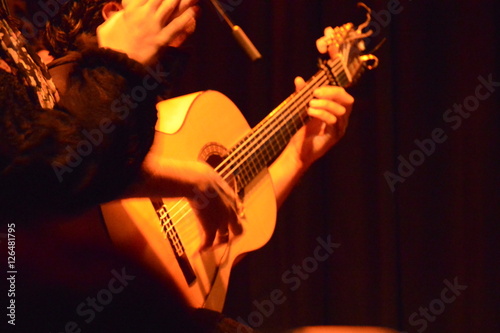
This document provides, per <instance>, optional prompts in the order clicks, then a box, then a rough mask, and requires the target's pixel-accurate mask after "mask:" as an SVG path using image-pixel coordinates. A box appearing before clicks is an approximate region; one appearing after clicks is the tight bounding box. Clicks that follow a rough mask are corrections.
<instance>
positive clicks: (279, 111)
mask: <svg viewBox="0 0 500 333" xmlns="http://www.w3.org/2000/svg"><path fill="white" fill-rule="evenodd" d="M349 82H350V81H349V78H348V76H347V75H346V73H345V70H344V66H343V64H342V62H341V60H339V59H335V60H329V61H327V62H325V63H322V64H321V65H320V70H319V71H318V72H317V73H316V74H315V75H313V76H312V77H311V79H310V80H309V81H307V82H306V86H305V87H304V88H303V89H301V90H300V91H299V92H296V93H294V94H292V95H290V96H289V97H288V98H287V99H286V100H285V101H284V102H283V103H281V104H280V105H279V106H278V107H277V108H276V109H275V110H274V111H273V112H271V114H269V115H268V116H267V117H266V118H264V120H262V121H261V122H260V123H259V124H258V125H257V126H255V128H254V129H253V130H252V131H250V132H249V133H248V134H247V135H246V136H245V137H244V138H243V139H242V140H241V141H240V142H239V143H238V144H237V145H236V146H235V147H234V148H233V149H232V150H231V151H230V152H229V155H228V157H227V158H226V159H225V160H224V161H223V162H222V163H221V164H220V165H219V166H217V168H216V170H217V171H218V172H219V173H220V174H221V176H222V177H223V178H227V177H229V176H231V175H232V174H234V175H237V182H238V184H237V185H238V188H239V189H241V188H244V187H245V186H246V185H248V183H250V182H251V181H252V179H253V178H254V177H255V176H256V175H257V174H258V173H259V172H260V171H262V170H263V169H264V168H265V167H267V166H269V165H270V163H272V162H273V161H274V159H275V158H276V157H277V156H278V155H279V154H280V153H281V152H282V151H283V149H284V148H285V147H286V145H287V144H288V142H289V141H290V139H291V138H292V137H293V135H295V133H297V131H298V130H299V129H300V128H302V127H303V126H304V125H305V124H306V123H307V122H308V120H309V116H308V115H307V106H308V104H309V102H310V101H311V99H312V98H313V95H312V94H313V91H314V90H315V89H316V88H319V87H321V86H324V85H327V84H333V85H340V86H344V85H347V84H349Z"/></svg>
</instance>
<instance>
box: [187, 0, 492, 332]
mask: <svg viewBox="0 0 500 333" xmlns="http://www.w3.org/2000/svg"><path fill="white" fill-rule="evenodd" d="M221 2H222V3H224V4H225V5H226V9H227V12H228V14H229V15H230V16H231V18H232V19H233V21H234V22H235V23H237V24H239V25H240V26H242V27H243V28H244V29H245V31H246V33H247V34H248V35H249V37H250V38H251V39H252V41H253V42H254V43H255V45H256V46H257V48H258V49H259V50H260V52H261V53H262V55H263V57H264V58H263V59H262V61H260V62H259V63H252V62H251V61H249V60H248V58H247V57H246V55H245V54H244V53H243V51H242V50H241V49H240V48H239V47H238V45H237V44H236V42H235V41H234V40H233V39H232V37H231V35H230V32H229V30H228V28H227V27H226V26H225V25H224V23H223V22H222V20H221V19H220V17H219V16H217V14H215V12H214V11H213V10H212V9H211V8H210V7H209V6H206V4H204V5H203V9H204V10H203V16H202V18H201V20H200V22H199V25H198V29H197V33H196V34H195V36H194V38H193V40H192V41H191V42H190V43H188V46H192V49H191V52H192V54H193V57H192V59H191V63H190V66H189V70H188V75H187V76H186V78H185V81H184V82H183V85H182V86H181V88H180V89H179V91H178V93H187V92H192V91H196V90H203V89H215V90H219V91H222V92H223V93H225V94H226V95H228V96H229V97H230V98H231V99H233V101H235V103H236V104H237V105H238V106H239V107H240V109H241V110H242V112H243V113H244V114H245V116H246V117H247V119H248V120H249V122H250V124H251V125H255V124H256V123H257V122H258V121H259V120H261V119H262V118H263V117H264V116H265V115H266V114H267V113H268V112H270V111H271V110H272V109H273V108H274V107H275V106H277V105H278V104H279V103H280V102H281V101H282V100H283V99H285V98H286V97H287V96H288V95H289V94H290V93H291V92H292V91H293V78H294V77H295V76H296V75H301V76H304V77H308V76H310V75H312V74H313V73H314V72H315V71H316V58H317V53H316V49H315V44H314V42H315V40H316V39H317V38H318V37H320V36H321V35H322V33H323V28H324V27H326V26H329V25H331V26H337V25H341V24H344V23H346V22H353V23H355V24H360V23H361V22H362V21H363V20H364V14H363V10H362V9H360V8H357V7H356V2H355V1H334V0H331V1H326V0H325V1H322V0H307V1H306V0H299V1H285V0H275V1H265V0H254V1H249V0H246V1H245V0H242V1H228V0H222V1H221ZM366 4H367V5H369V6H370V7H371V8H372V9H373V11H374V12H375V13H376V14H377V16H378V17H379V19H378V20H377V19H375V20H374V23H373V25H372V28H373V29H374V30H375V31H376V36H375V37H374V38H372V40H371V41H370V42H369V43H368V48H373V47H374V46H375V45H376V43H378V41H380V40H381V39H382V37H386V38H387V42H386V43H385V44H384V45H383V46H382V47H381V48H380V50H379V51H378V52H377V53H376V55H377V56H378V57H379V59H380V66H379V67H378V68H377V69H376V70H374V71H372V72H368V73H366V74H365V75H364V76H363V77H362V79H361V81H360V82H359V84H358V85H357V86H356V87H354V88H352V89H349V92H350V93H351V94H352V95H353V96H354V97H355V98H356V102H355V106H354V111H353V114H352V117H351V122H350V127H349V129H348V133H347V134H346V136H345V138H344V139H343V140H342V141H341V142H340V143H339V144H338V145H337V146H336V147H335V148H334V149H332V151H331V152H329V154H328V155H327V156H325V157H324V158H323V159H322V160H320V161H318V162H317V163H316V164H315V165H314V166H313V167H312V168H311V169H310V170H309V172H308V173H307V174H306V175H305V177H304V178H303V179H302V180H301V182H300V184H299V185H298V186H297V188H296V189H295V191H294V192H293V194H292V195H291V196H290V197H289V198H288V200H287V201H286V203H285V204H284V206H283V207H282V209H281V210H280V212H279V217H278V222H277V227H276V232H275V234H274V236H273V238H272V239H271V241H270V242H269V243H268V244H267V245H266V246H265V247H264V248H263V249H261V250H259V251H256V252H254V253H251V254H250V255H248V256H247V257H246V259H245V260H243V262H242V263H241V264H239V265H238V266H237V267H236V268H235V269H234V272H233V275H232V279H231V283H230V288H229V294H228V299H227V302H226V307H225V311H226V312H227V313H228V314H230V315H232V316H233V317H235V318H242V319H244V320H245V321H246V322H247V323H249V324H251V325H254V326H258V327H259V328H271V329H272V328H273V327H283V326H298V325H306V324H307V325H312V324H331V325H385V326H389V327H393V328H396V329H398V330H401V331H407V332H424V331H426V332H455V333H457V332H499V331H500V323H499V320H498V319H497V318H498V316H499V308H500V299H499V298H500V288H499V286H498V283H499V281H500V276H499V269H498V266H499V261H500V256H499V252H498V249H499V246H498V245H497V243H498V241H499V237H498V236H499V233H498V231H499V227H498V222H499V216H500V214H499V213H500V209H499V208H498V204H499V203H500V201H499V187H500V182H499V176H498V173H497V170H499V169H500V165H499V158H498V153H499V143H500V116H499V111H500V110H499V100H500V91H494V92H493V93H491V95H490V96H489V97H488V98H485V99H484V100H482V101H479V105H474V104H473V102H474V101H478V99H477V98H475V97H474V96H475V94H476V87H477V86H478V85H479V84H480V83H481V81H480V80H479V77H483V78H485V79H487V78H488V77H490V76H491V78H492V80H493V81H495V82H500V72H499V65H498V58H499V57H500V53H499V42H500V41H499V33H500V28H499V21H500V20H499V18H498V17H499V14H500V11H499V10H498V9H499V7H500V6H499V4H498V2H497V1H486V0H480V1H425V0H414V1H410V0H401V1H366ZM391 8H392V9H393V13H394V14H390V15H385V16H384V13H390V9H391ZM388 9H389V11H388ZM384 11H385V12H384ZM499 88H500V87H496V88H493V89H495V90H498V89H499ZM481 89H482V90H480V93H486V90H484V89H483V88H481ZM464 102H466V103H470V105H469V104H467V107H468V108H469V109H475V110H474V111H473V112H470V116H467V114H469V112H468V111H467V109H465V107H464V108H463V109H464V110H465V111H466V113H465V114H466V117H468V118H463V117H460V119H461V122H460V123H459V122H458V121H459V120H458V118H457V114H456V113H453V114H451V113H449V112H448V110H449V109H452V110H453V108H454V105H461V104H463V103H464ZM451 115H453V117H455V118H449V117H451ZM436 129H442V131H443V133H444V134H443V135H442V136H440V138H441V139H443V138H446V140H444V142H435V143H434V146H435V148H434V151H433V152H431V153H429V154H428V155H429V156H427V155H425V157H424V159H423V161H422V159H420V160H419V159H418V157H419V156H424V155H423V154H422V153H418V152H416V151H417V150H420V151H422V149H420V148H418V145H417V143H416V142H415V140H419V142H427V143H429V142H430V140H432V132H433V131H434V130H436ZM441 141H442V140H441ZM429 145H430V143H429ZM428 147H429V148H428V149H431V148H430V146H428ZM418 154H420V155H418ZM410 157H411V158H412V159H413V160H414V161H416V163H419V164H420V165H418V166H416V167H415V168H414V170H413V171H411V170H406V172H407V173H406V174H405V177H404V178H402V180H404V182H395V191H392V190H391V187H390V186H389V184H388V182H387V181H386V178H385V176H384V175H385V174H386V172H392V173H394V174H398V166H399V164H400V163H401V160H402V159H405V160H407V161H408V160H409V159H410ZM402 172H405V170H402ZM329 235H330V236H331V239H332V241H333V242H335V243H338V244H340V246H339V247H338V248H336V249H335V251H334V252H333V253H332V254H331V255H330V257H329V258H328V259H327V260H326V261H323V262H318V263H317V269H315V267H314V266H312V262H311V261H310V260H308V259H306V258H308V257H312V256H313V254H314V250H315V248H316V247H317V246H318V244H319V243H318V241H317V238H318V237H319V238H322V239H326V238H327V237H328V236H329ZM304 260H306V261H305V263H306V264H307V263H309V264H311V266H308V267H309V268H308V269H309V271H312V272H311V273H310V274H309V275H308V276H307V278H306V276H305V275H302V276H301V275H299V274H298V273H293V267H294V265H298V266H302V263H303V262H304ZM291 277H295V280H294V282H293V283H292V282H290V280H289V279H290V278H291ZM446 281H447V282H446ZM448 284H450V285H453V284H455V285H458V288H459V289H456V290H455V294H454V293H453V292H452V291H451V290H449V289H450V287H449V286H448ZM297 286H298V288H295V287H297ZM292 287H294V289H296V290H292ZM460 288H461V289H460ZM465 288H466V289H465ZM276 289H277V290H279V291H281V292H283V297H280V298H279V301H280V302H281V301H283V302H282V303H281V304H276V305H274V308H273V307H270V306H269V300H270V299H271V296H270V294H271V292H272V291H273V290H276ZM258 304H260V305H258ZM259 307H260V310H259ZM259 312H260V314H259Z"/></svg>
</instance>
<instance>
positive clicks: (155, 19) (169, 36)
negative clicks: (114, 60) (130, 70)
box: [97, 0, 198, 65]
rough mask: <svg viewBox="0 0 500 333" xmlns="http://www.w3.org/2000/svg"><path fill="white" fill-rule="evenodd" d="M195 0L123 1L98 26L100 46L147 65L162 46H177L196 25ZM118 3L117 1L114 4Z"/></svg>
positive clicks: (196, 10) (196, 11)
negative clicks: (124, 54)
mask: <svg viewBox="0 0 500 333" xmlns="http://www.w3.org/2000/svg"><path fill="white" fill-rule="evenodd" d="M197 2H198V1H197V0H128V1H123V2H122V5H121V7H118V8H117V9H119V10H116V11H115V12H113V14H112V15H110V16H109V17H108V18H107V20H106V22H104V23H103V24H101V25H100V26H99V27H98V29H97V38H98V41H99V46H101V47H106V48H110V49H113V50H115V51H119V52H123V53H126V54H127V55H128V56H129V57H130V58H132V59H134V60H136V61H138V62H140V63H142V64H144V65H148V64H150V63H152V62H153V61H154V60H155V58H156V55H157V52H158V50H159V49H160V48H161V47H162V46H166V45H170V46H179V45H180V44H181V43H182V42H183V41H184V40H185V39H186V38H187V36H189V35H190V34H191V33H193V32H194V30H195V27H196V18H197V16H198V7H197V6H196V4H197ZM116 6H118V5H116Z"/></svg>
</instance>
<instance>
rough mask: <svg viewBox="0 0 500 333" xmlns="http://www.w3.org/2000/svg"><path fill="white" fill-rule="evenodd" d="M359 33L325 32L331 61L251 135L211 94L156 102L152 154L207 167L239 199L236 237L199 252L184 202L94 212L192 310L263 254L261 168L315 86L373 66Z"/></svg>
mask: <svg viewBox="0 0 500 333" xmlns="http://www.w3.org/2000/svg"><path fill="white" fill-rule="evenodd" d="M366 26H367V22H365V24H363V25H361V26H359V27H358V28H355V27H354V25H353V24H352V23H348V24H345V25H343V26H340V27H336V28H334V29H333V33H332V34H331V35H329V36H327V37H328V45H329V52H328V53H329V54H330V57H329V58H328V59H322V60H321V61H320V64H319V66H320V69H319V71H318V72H317V73H316V74H315V75H314V76H313V77H312V78H310V79H309V80H308V81H307V83H306V87H304V88H303V89H302V90H300V91H298V92H295V93H293V94H292V95H290V96H289V97H288V98H287V99H286V100H285V101H284V102H282V103H281V104H280V105H279V106H278V107H277V108H276V109H274V110H273V111H272V112H271V113H270V114H269V115H268V116H267V117H265V118H264V119H263V120H262V121H261V122H260V123H259V124H258V125H257V126H255V127H254V128H252V129H250V128H249V125H248V123H247V122H246V120H245V118H244V117H243V116H242V114H241V113H240V112H239V110H238V108H237V107H236V106H235V105H234V104H233V103H232V102H231V101H230V100H229V99H228V98H227V97H225V96H224V95H223V94H221V93H219V92H216V91H204V92H197V93H193V94H190V95H185V96H181V97H177V98H173V99H170V100H166V101H163V102H160V103H159V104H158V113H159V120H158V123H157V126H156V130H157V134H156V137H155V143H154V145H153V147H152V153H153V154H162V155H164V156H169V157H170V158H172V159H180V160H188V161H195V160H198V161H205V162H207V163H209V164H210V165H211V166H213V167H214V168H215V170H216V171H217V172H218V173H219V174H220V175H221V176H222V178H223V179H225V180H227V181H228V182H229V183H230V184H233V186H234V187H235V191H236V192H237V193H238V194H239V196H240V198H241V200H242V202H243V206H244V209H245V214H244V216H245V218H244V219H243V220H242V221H241V223H242V226H243V232H242V234H240V235H237V236H236V235H233V234H230V235H229V239H228V240H227V241H223V242H215V243H214V244H213V246H212V247H211V248H210V249H208V250H206V251H200V248H201V246H202V244H203V241H204V230H203V228H202V226H201V224H200V222H199V221H198V219H197V216H196V214H195V213H194V211H193V209H192V207H191V206H190V203H189V201H188V200H187V199H186V198H145V199H142V198H141V199H136V198H134V199H127V200H120V201H114V202H111V203H108V204H105V205H102V212H103V216H104V219H105V222H106V224H107V227H108V230H109V232H110V235H111V237H112V239H113V241H114V242H115V243H116V244H117V246H119V247H121V248H122V249H124V250H125V251H128V252H129V253H130V254H133V255H135V256H138V257H140V258H141V260H145V261H146V262H147V263H148V264H149V265H151V267H153V268H154V269H156V270H157V271H159V272H160V273H161V274H164V275H165V276H166V277H167V278H168V279H170V280H171V281H172V283H174V284H175V286H176V288H177V289H178V290H179V291H180V292H181V293H182V295H183V296H184V297H185V298H186V300H187V302H188V303H189V304H190V305H192V306H193V307H196V308H198V307H204V308H208V309H212V310H217V311H221V310H222V307H223V305H224V300H225V296H226V291H227V286H228V282H229V276H230V272H231V268H232V266H233V264H234V263H235V260H236V259H237V258H238V257H239V256H240V255H242V254H244V253H247V252H250V251H253V250H256V249H258V248H259V247H262V246H263V245H264V244H266V242H267V241H268V240H269V239H270V237H271V235H272V233H273V231H274V227H275V220H276V201H275V196H274V191H273V184H272V182H271V179H270V176H269V174H268V171H267V166H268V165H269V164H270V163H271V162H272V161H273V160H274V159H275V158H276V157H277V156H278V155H279V154H280V152H281V151H282V150H283V149H284V147H285V146H286V145H287V143H288V142H289V140H290V139H291V137H292V136H293V135H294V134H295V133H296V132H297V130H298V129H300V128H301V127H302V126H303V125H304V124H305V123H307V121H308V115H307V112H306V110H307V105H308V103H309V101H310V100H311V99H312V92H313V91H314V90H315V89H316V88H318V87H320V86H324V85H338V86H342V87H348V86H350V85H352V84H353V83H354V82H355V81H356V80H357V79H358V78H359V76H360V75H361V73H362V72H363V71H364V69H365V68H368V69H371V68H373V67H375V66H376V65H377V61H378V60H377V58H376V57H375V56H373V55H369V54H363V50H364V42H363V38H365V37H366V36H367V35H369V33H366V32H362V30H363V29H364V28H366ZM332 55H333V56H332ZM214 112H215V114H216V116H215V117H214Z"/></svg>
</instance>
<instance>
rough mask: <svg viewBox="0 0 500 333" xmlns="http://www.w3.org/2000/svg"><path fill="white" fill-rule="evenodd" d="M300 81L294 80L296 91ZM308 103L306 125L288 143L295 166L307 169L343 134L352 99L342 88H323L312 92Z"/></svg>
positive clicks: (300, 84) (303, 83)
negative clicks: (295, 162) (292, 150)
mask: <svg viewBox="0 0 500 333" xmlns="http://www.w3.org/2000/svg"><path fill="white" fill-rule="evenodd" d="M304 85H305V82H304V80H303V79H302V78H300V77H297V78H296V79H295V86H296V89H297V90H300V89H302V88H303V87H304ZM313 96H314V99H312V100H311V102H310V103H309V107H308V109H307V114H308V115H309V116H310V117H311V118H310V120H309V122H308V123H307V124H306V125H305V126H304V127H303V128H301V129H300V130H299V131H298V132H297V133H296V134H295V135H294V136H293V138H292V140H291V141H290V146H291V147H294V148H295V149H294V152H295V153H296V159H297V162H298V163H299V165H300V166H301V167H304V168H307V167H309V166H310V165H311V164H312V163H313V162H314V161H316V160H317V159H318V158H320V157H321V156H323V155H324V154H325V153H326V152H327V151H328V150H329V149H330V148H331V147H332V146H333V145H334V144H336V143H337V142H338V141H339V140H340V139H341V138H342V137H343V136H344V134H345V131H346V129H347V124H348V121H349V115H350V114H351V110H352V105H353V103H354V98H353V97H352V96H351V95H349V94H348V93H347V92H346V91H345V90H344V88H342V87H336V86H324V87H320V88H317V89H316V90H315V91H314V92H313Z"/></svg>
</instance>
